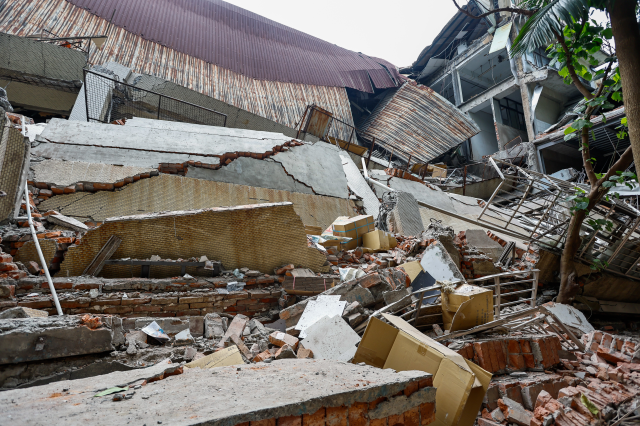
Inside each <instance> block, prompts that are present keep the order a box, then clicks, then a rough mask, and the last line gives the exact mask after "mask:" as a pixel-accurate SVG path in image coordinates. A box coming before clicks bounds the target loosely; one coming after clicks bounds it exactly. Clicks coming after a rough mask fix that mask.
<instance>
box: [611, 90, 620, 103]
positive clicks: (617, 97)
mask: <svg viewBox="0 0 640 426" xmlns="http://www.w3.org/2000/svg"><path fill="white" fill-rule="evenodd" d="M611 99H613V100H614V101H616V102H621V101H622V93H621V92H614V93H612V94H611Z"/></svg>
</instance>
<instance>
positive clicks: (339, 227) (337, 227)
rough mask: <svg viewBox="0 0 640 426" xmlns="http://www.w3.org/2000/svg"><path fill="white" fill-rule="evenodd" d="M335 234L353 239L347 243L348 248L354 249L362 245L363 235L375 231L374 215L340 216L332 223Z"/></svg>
mask: <svg viewBox="0 0 640 426" xmlns="http://www.w3.org/2000/svg"><path fill="white" fill-rule="evenodd" d="M331 229H332V232H333V235H335V236H337V237H348V238H351V239H352V240H351V241H350V242H349V243H348V244H347V247H348V248H347V250H353V249H354V248H356V247H360V246H362V236H363V235H364V234H366V233H368V232H371V231H375V229H376V227H375V224H374V222H373V216H371V215H360V216H355V217H352V218H343V217H339V218H338V219H336V220H335V221H334V222H333V224H332V225H331Z"/></svg>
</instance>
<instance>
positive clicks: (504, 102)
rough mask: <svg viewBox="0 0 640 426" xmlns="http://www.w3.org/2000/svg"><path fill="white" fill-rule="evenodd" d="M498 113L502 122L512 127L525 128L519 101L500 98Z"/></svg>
mask: <svg viewBox="0 0 640 426" xmlns="http://www.w3.org/2000/svg"><path fill="white" fill-rule="evenodd" d="M500 115H501V116H502V124H505V125H507V126H509V127H513V128H514V129H520V130H524V131H526V130H527V125H526V123H525V121H524V111H523V110H522V104H521V103H519V102H516V101H512V100H511V99H509V98H503V99H500Z"/></svg>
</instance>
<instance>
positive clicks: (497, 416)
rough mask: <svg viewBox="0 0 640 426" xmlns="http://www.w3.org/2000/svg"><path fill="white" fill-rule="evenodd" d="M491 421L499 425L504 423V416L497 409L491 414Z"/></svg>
mask: <svg viewBox="0 0 640 426" xmlns="http://www.w3.org/2000/svg"><path fill="white" fill-rule="evenodd" d="M491 419H493V420H495V421H496V422H498V423H502V422H503V421H504V414H502V411H501V410H500V409H499V408H496V409H495V410H493V411H492V412H491Z"/></svg>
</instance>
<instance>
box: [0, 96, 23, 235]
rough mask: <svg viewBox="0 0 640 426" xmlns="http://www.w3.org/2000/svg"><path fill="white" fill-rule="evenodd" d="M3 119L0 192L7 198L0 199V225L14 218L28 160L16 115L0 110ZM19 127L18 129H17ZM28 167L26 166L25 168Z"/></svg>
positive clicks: (0, 148)
mask: <svg viewBox="0 0 640 426" xmlns="http://www.w3.org/2000/svg"><path fill="white" fill-rule="evenodd" d="M0 115H2V117H3V118H4V122H3V123H1V124H2V127H1V128H2V131H1V133H0V190H2V191H4V192H6V193H7V196H5V197H0V223H1V222H3V221H6V220H9V219H13V218H14V217H15V213H16V212H17V207H19V206H18V204H19V203H20V197H21V195H22V191H21V189H22V184H23V182H24V180H23V179H26V169H25V165H28V159H29V148H30V145H29V140H28V139H26V138H25V137H24V136H22V133H21V124H20V123H19V122H16V123H13V122H12V120H16V121H19V120H20V119H19V118H18V117H21V116H18V115H15V114H6V115H5V113H4V110H3V109H2V108H0ZM19 126H20V127H19ZM27 167H28V166H27Z"/></svg>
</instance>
